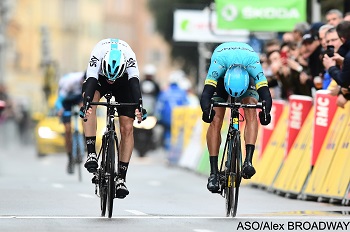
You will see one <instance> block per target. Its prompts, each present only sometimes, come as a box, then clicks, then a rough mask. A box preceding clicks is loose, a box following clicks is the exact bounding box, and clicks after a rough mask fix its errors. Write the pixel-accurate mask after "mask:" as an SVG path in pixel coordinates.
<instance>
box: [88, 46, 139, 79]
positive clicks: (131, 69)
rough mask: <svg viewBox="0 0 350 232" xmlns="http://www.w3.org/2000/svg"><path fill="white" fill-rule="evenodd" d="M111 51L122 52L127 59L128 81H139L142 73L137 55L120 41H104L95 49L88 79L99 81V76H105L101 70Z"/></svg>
mask: <svg viewBox="0 0 350 232" xmlns="http://www.w3.org/2000/svg"><path fill="white" fill-rule="evenodd" d="M111 49H118V50H121V51H122V52H123V53H124V55H125V58H126V73H127V74H128V79H131V78H133V77H136V78H138V79H139V76H140V72H139V69H138V66H137V62H136V55H135V53H134V52H133V50H132V49H131V47H130V46H129V44H127V43H126V42H125V41H123V40H120V39H103V40H101V41H100V42H98V43H97V44H96V45H95V47H94V48H93V50H92V52H91V55H90V62H89V65H88V67H87V72H86V76H87V78H89V77H93V78H96V79H97V80H98V78H99V74H100V75H102V76H103V73H102V69H101V61H102V59H103V57H104V55H105V54H106V52H107V51H109V50H111Z"/></svg>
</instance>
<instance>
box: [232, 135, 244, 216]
mask: <svg viewBox="0 0 350 232" xmlns="http://www.w3.org/2000/svg"><path fill="white" fill-rule="evenodd" d="M233 155H234V159H232V162H231V165H233V170H234V173H235V178H234V181H235V183H234V189H233V190H232V191H233V192H234V194H233V195H234V197H233V199H232V200H233V202H232V204H233V206H232V212H231V215H232V217H236V215H237V208H238V196H239V187H240V185H241V181H242V175H241V169H242V149H241V137H240V133H239V132H237V133H236V135H235V139H234V152H233Z"/></svg>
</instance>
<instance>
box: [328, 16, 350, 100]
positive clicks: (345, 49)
mask: <svg viewBox="0 0 350 232" xmlns="http://www.w3.org/2000/svg"><path fill="white" fill-rule="evenodd" d="M336 30H337V33H338V36H339V38H340V40H341V41H342V42H343V45H341V46H340V48H339V50H338V54H339V56H338V55H334V56H333V57H329V55H327V54H325V55H324V57H323V65H324V67H325V69H326V70H328V73H329V74H330V76H331V77H332V78H333V79H334V80H335V81H336V82H337V84H338V85H340V86H341V87H342V88H341V93H342V94H343V95H344V97H345V98H346V99H347V100H350V93H349V87H350V78H349V76H350V22H348V21H343V22H341V23H340V24H339V25H338V26H337V28H336ZM342 57H344V59H343V58H342ZM337 65H339V66H337Z"/></svg>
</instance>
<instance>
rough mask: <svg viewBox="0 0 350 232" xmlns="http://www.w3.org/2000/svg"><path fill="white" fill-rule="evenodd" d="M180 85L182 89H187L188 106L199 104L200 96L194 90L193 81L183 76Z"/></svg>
mask: <svg viewBox="0 0 350 232" xmlns="http://www.w3.org/2000/svg"><path fill="white" fill-rule="evenodd" d="M179 86H180V88H181V89H183V90H185V91H186V93H187V95H186V96H187V102H188V106H191V107H196V106H199V98H198V96H197V95H196V94H195V93H194V91H193V88H192V83H191V81H190V80H189V79H188V78H183V79H182V80H181V82H180V85H179Z"/></svg>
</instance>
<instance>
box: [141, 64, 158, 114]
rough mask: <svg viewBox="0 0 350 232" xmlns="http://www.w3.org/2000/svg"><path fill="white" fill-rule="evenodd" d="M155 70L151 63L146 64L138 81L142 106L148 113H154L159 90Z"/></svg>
mask: <svg viewBox="0 0 350 232" xmlns="http://www.w3.org/2000/svg"><path fill="white" fill-rule="evenodd" d="M156 71H157V70H156V67H155V66H154V65H153V64H147V65H146V66H145V68H144V70H143V74H144V79H143V80H141V81H140V88H141V93H142V99H143V106H144V108H145V109H146V110H147V113H148V114H149V115H153V114H154V110H155V107H156V101H157V98H158V95H159V92H160V88H159V84H158V83H157V82H156V81H155V75H156Z"/></svg>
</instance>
